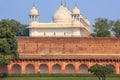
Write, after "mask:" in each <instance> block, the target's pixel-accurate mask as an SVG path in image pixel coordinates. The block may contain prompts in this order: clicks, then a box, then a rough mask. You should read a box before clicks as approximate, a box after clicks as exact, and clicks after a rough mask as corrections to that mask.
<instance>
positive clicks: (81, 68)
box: [0, 4, 120, 74]
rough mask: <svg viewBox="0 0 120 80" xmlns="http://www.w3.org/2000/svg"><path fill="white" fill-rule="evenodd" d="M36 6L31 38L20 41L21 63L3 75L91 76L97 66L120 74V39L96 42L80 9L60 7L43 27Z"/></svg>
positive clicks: (1, 68) (3, 68)
mask: <svg viewBox="0 0 120 80" xmlns="http://www.w3.org/2000/svg"><path fill="white" fill-rule="evenodd" d="M39 16H41V15H40V14H39V12H38V10H37V9H36V7H35V6H33V7H32V9H31V10H30V13H29V18H30V20H29V21H30V23H29V26H28V28H29V37H17V38H16V39H17V42H18V52H19V59H18V60H15V59H10V61H11V64H10V65H8V66H4V65H0V72H8V73H9V74H37V73H41V74H42V73H47V74H53V73H60V74H68V73H72V74H88V73H89V72H88V68H90V67H91V66H92V65H94V64H100V65H107V64H109V65H111V66H112V67H113V68H114V69H115V74H120V39H118V38H93V37H91V36H90V28H89V26H90V22H89V21H88V19H86V18H84V17H83V15H81V12H80V10H79V8H78V7H77V6H75V7H74V9H73V10H72V11H70V10H69V9H68V8H67V6H64V5H63V4H61V5H60V6H59V8H58V9H57V10H56V11H55V13H54V15H53V18H52V21H51V22H49V23H41V22H39V20H38V17H39Z"/></svg>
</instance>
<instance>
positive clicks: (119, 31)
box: [112, 20, 120, 38]
mask: <svg viewBox="0 0 120 80" xmlns="http://www.w3.org/2000/svg"><path fill="white" fill-rule="evenodd" d="M112 31H113V33H114V35H115V36H116V37H119V38H120V20H117V21H114V24H113V28H112Z"/></svg>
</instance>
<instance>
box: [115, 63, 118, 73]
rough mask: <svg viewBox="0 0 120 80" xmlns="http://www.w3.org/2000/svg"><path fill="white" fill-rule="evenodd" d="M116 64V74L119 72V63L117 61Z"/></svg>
mask: <svg viewBox="0 0 120 80" xmlns="http://www.w3.org/2000/svg"><path fill="white" fill-rule="evenodd" d="M115 65H116V66H115V74H119V64H118V63H116V64H115Z"/></svg>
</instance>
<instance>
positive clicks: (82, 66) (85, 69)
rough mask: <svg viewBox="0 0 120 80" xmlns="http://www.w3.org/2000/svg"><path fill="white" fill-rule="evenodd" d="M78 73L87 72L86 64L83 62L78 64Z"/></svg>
mask: <svg viewBox="0 0 120 80" xmlns="http://www.w3.org/2000/svg"><path fill="white" fill-rule="evenodd" d="M79 73H81V74H87V73H88V66H87V65H85V64H82V65H80V66H79Z"/></svg>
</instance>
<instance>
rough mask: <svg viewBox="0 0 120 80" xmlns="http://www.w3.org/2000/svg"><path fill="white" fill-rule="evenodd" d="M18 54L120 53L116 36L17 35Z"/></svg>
mask: <svg viewBox="0 0 120 80" xmlns="http://www.w3.org/2000/svg"><path fill="white" fill-rule="evenodd" d="M17 42H18V52H19V54H48V55H49V54H53V55H56V54H57V55H59V54H68V55H70V54H71V55H72V54H74V55H75V54H120V39H118V38H78V37H73V38H71V37H66V38H54V37H53V38H29V37H18V38H17Z"/></svg>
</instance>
